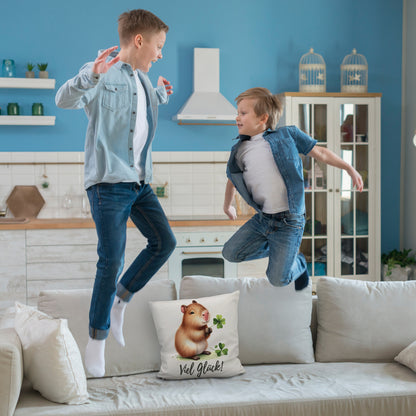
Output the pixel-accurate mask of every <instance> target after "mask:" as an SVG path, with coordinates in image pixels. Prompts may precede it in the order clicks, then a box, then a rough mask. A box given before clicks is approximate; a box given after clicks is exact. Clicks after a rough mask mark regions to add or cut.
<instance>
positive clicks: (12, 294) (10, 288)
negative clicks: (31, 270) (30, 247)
mask: <svg viewBox="0 0 416 416" xmlns="http://www.w3.org/2000/svg"><path fill="white" fill-rule="evenodd" d="M25 261H26V247H25V231H24V230H18V231H1V232H0V315H1V313H2V312H4V310H6V309H7V308H8V307H10V306H13V305H14V302H15V301H16V300H17V301H18V302H22V303H25V302H26V265H25Z"/></svg>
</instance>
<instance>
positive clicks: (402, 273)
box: [381, 249, 416, 280]
mask: <svg viewBox="0 0 416 416" xmlns="http://www.w3.org/2000/svg"><path fill="white" fill-rule="evenodd" d="M411 251H412V250H411V249H408V250H406V249H404V250H402V251H399V250H396V249H394V250H392V251H390V252H389V253H383V254H382V255H381V263H382V264H383V271H382V274H383V276H382V277H383V280H409V278H412V274H413V267H412V266H414V265H416V258H415V255H414V254H410V252H411Z"/></svg>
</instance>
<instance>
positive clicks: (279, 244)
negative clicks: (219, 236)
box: [222, 211, 306, 286]
mask: <svg viewBox="0 0 416 416" xmlns="http://www.w3.org/2000/svg"><path fill="white" fill-rule="evenodd" d="M304 226H305V216H304V215H298V214H290V213H289V212H288V211H285V212H280V213H278V214H272V215H270V214H263V213H258V214H256V215H254V216H253V217H252V218H251V219H250V220H249V221H247V222H246V223H245V224H244V225H243V226H242V227H241V228H240V229H239V230H238V231H237V232H236V233H235V234H234V235H233V236H232V237H231V238H230V239H229V240H228V241H227V242H226V243H225V244H224V248H223V252H222V254H223V256H224V258H225V259H227V260H228V261H231V262H241V261H246V260H256V259H261V258H263V257H267V256H268V257H269V264H268V267H267V270H266V275H267V277H268V279H269V281H270V283H271V284H272V285H273V286H286V285H288V284H289V283H291V282H292V281H294V280H296V279H297V278H298V277H300V276H301V275H302V274H303V273H304V272H305V271H306V260H305V257H304V256H303V254H301V253H298V251H299V247H300V243H301V241H302V235H303V228H304Z"/></svg>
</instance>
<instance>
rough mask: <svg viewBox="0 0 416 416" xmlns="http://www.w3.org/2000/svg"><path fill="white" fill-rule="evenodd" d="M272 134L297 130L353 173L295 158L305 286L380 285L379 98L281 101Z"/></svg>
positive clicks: (296, 96) (291, 96) (293, 96)
mask: <svg viewBox="0 0 416 416" xmlns="http://www.w3.org/2000/svg"><path fill="white" fill-rule="evenodd" d="M280 98H281V99H282V101H283V103H284V106H285V108H284V113H283V116H282V118H281V120H280V122H279V126H284V125H296V126H297V127H299V128H300V129H301V130H303V131H304V132H305V133H307V134H308V135H310V136H311V137H313V138H315V139H316V140H317V141H318V143H317V146H323V147H326V148H328V149H330V150H332V151H333V152H335V153H336V154H337V155H338V156H340V157H341V158H342V159H343V160H345V161H346V162H348V163H349V164H351V165H352V166H354V167H355V169H356V170H357V171H358V172H359V173H360V174H361V176H362V178H363V181H364V189H363V191H362V192H359V191H357V190H356V189H355V188H354V187H353V185H352V180H351V178H350V176H349V175H348V173H347V172H346V171H344V170H340V169H337V168H334V167H332V166H329V165H326V164H324V163H321V162H318V161H316V160H314V159H313V158H312V157H309V156H304V155H301V158H302V161H303V176H304V188H305V205H306V225H305V231H304V235H303V239H302V244H301V252H302V253H303V254H304V255H305V257H306V259H307V263H308V271H309V274H310V276H311V277H312V281H313V282H314V283H316V279H318V278H319V277H320V276H333V277H343V278H354V279H362V280H379V279H380V99H381V94H360V95H359V96H356V95H351V94H343V93H333V94H331V93H328V94H313V93H310V94H305V93H283V94H281V95H280Z"/></svg>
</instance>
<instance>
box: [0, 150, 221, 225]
mask: <svg viewBox="0 0 416 416" xmlns="http://www.w3.org/2000/svg"><path fill="white" fill-rule="evenodd" d="M228 156H229V152H153V154H152V159H153V179H154V180H153V183H154V184H162V185H163V184H164V183H166V182H167V183H168V185H167V195H168V197H167V198H160V199H159V201H160V203H161V205H162V207H163V209H164V210H165V212H166V214H167V215H221V214H223V211H222V203H223V199H224V192H225V184H226V182H227V178H226V173H225V172H226V162H227V160H228ZM83 161H84V152H0V184H1V186H0V200H2V199H5V198H7V196H8V195H9V194H10V192H11V191H12V189H13V187H14V186H15V185H36V186H38V187H39V191H40V192H41V194H42V196H43V198H44V199H45V202H46V203H45V206H44V207H43V208H42V210H41V211H40V213H39V216H38V217H39V218H69V217H83V216H85V213H82V210H81V205H82V195H83V194H85V190H84V187H83V182H84V166H83ZM32 163H33V164H32ZM43 174H46V176H47V178H43V176H42V175H43ZM45 179H46V181H47V182H48V183H49V187H48V188H47V189H43V188H42V182H43V181H44V180H45ZM66 194H69V195H70V197H71V201H72V206H71V207H70V208H64V198H65V195H66ZM8 216H11V214H10V213H9V214H8Z"/></svg>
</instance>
